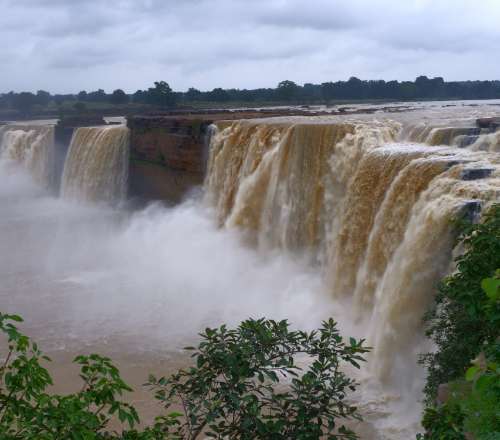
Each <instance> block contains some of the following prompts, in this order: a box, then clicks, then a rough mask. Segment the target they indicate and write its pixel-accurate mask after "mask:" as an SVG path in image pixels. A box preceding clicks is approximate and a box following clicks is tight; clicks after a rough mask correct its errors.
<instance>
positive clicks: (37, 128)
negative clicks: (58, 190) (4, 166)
mask: <svg viewBox="0 0 500 440" xmlns="http://www.w3.org/2000/svg"><path fill="white" fill-rule="evenodd" d="M54 152H55V149H54V126H52V125H5V126H3V127H0V159H2V160H5V161H9V162H15V163H18V164H21V165H22V166H24V167H25V168H26V169H28V171H29V172H30V174H31V175H32V177H33V178H34V179H35V181H36V182H37V183H39V184H40V185H41V186H43V187H45V188H49V187H50V186H51V185H52V183H53V179H54V171H55V170H54V154H55V153H54Z"/></svg>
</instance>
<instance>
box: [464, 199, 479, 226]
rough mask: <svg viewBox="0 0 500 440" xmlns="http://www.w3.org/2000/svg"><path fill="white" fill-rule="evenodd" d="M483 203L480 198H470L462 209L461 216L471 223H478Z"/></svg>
mask: <svg viewBox="0 0 500 440" xmlns="http://www.w3.org/2000/svg"><path fill="white" fill-rule="evenodd" d="M481 209H482V205H481V202H480V201H479V200H469V201H467V202H465V204H464V205H463V206H462V208H461V209H460V214H459V217H460V218H461V219H463V220H465V221H468V222H470V223H477V222H478V221H479V218H480V216H481Z"/></svg>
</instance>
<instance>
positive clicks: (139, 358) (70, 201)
mask: <svg viewBox="0 0 500 440" xmlns="http://www.w3.org/2000/svg"><path fill="white" fill-rule="evenodd" d="M436 106H437V104H436ZM417 107H418V106H417ZM499 113H500V112H499V111H498V110H496V107H494V106H488V105H483V106H479V107H477V108H476V107H467V106H458V107H456V108H452V109H445V108H444V107H436V108H434V107H432V106H427V108H424V109H421V108H417V109H415V111H413V112H408V113H401V114H397V115H392V114H391V115H388V114H386V113H381V114H376V115H367V116H363V115H359V117H356V119H352V118H333V117H321V118H283V119H279V118H278V119H268V120H253V121H235V122H232V123H219V124H217V126H216V127H214V129H213V133H212V138H211V145H210V158H209V161H208V173H207V179H206V184H205V188H204V190H203V191H200V195H199V196H198V197H195V198H192V199H190V200H186V201H185V202H184V203H182V204H181V205H179V206H177V207H175V208H166V207H164V206H162V205H160V204H156V205H155V204H153V205H150V206H148V207H146V208H144V209H141V210H131V209H129V208H128V206H127V203H126V200H125V198H124V195H125V192H126V180H127V166H126V163H127V160H128V130H127V129H126V128H125V127H122V126H114V127H100V128H85V129H79V130H77V131H76V133H75V135H74V136H73V140H72V142H71V147H70V150H69V154H68V157H67V158H66V163H65V168H64V173H63V179H62V189H61V195H60V196H59V195H54V194H53V188H52V189H51V187H50V182H51V181H52V179H53V178H54V177H53V175H52V173H53V128H52V127H51V126H50V125H37V126H35V125H24V126H20V125H10V126H6V127H3V128H1V129H0V130H1V132H0V136H1V148H0V155H1V156H0V157H1V161H0V181H1V182H2V184H1V186H0V208H1V216H0V279H1V280H2V283H1V284H0V306H1V309H2V310H3V311H8V312H16V313H20V314H22V315H24V317H25V318H26V324H25V328H26V330H27V331H28V333H30V334H32V335H33V336H34V337H35V338H36V339H37V340H38V341H40V342H41V343H42V345H43V346H44V347H45V348H46V349H47V350H48V351H49V352H50V353H51V354H52V355H53V356H54V358H55V359H56V360H58V362H57V363H56V369H57V370H58V375H60V377H62V378H63V382H66V387H67V388H68V389H70V388H71V382H72V380H73V379H71V374H72V373H71V371H72V370H71V369H70V368H68V363H69V359H70V355H72V354H74V353H78V352H87V351H89V350H97V351H100V352H103V353H104V354H109V355H112V356H115V357H116V358H117V359H118V362H119V363H120V366H121V367H122V368H123V369H124V371H125V374H126V376H127V378H128V379H129V380H131V381H132V382H133V383H134V384H140V383H142V381H143V380H144V378H145V377H146V375H147V373H148V371H149V370H151V371H154V372H158V371H160V372H161V371H163V372H166V371H170V370H172V369H173V368H176V367H178V366H180V365H183V364H185V363H186V362H187V360H186V358H185V357H184V355H183V354H182V352H181V350H180V347H182V346H184V345H185V344H186V342H188V341H189V342H191V341H193V340H196V334H197V332H198V331H199V330H200V329H202V328H203V327H204V326H206V325H218V324H220V323H223V322H225V323H228V324H230V325H234V324H237V323H238V322H239V321H240V320H241V319H244V318H246V317H249V316H252V317H261V316H266V317H269V318H275V319H279V318H288V319H289V320H290V321H291V322H292V323H293V325H295V326H297V327H303V328H307V329H312V328H314V327H316V326H318V325H319V324H320V323H321V320H322V319H324V318H327V317H329V316H334V317H335V318H336V319H337V320H338V321H339V323H340V327H341V329H342V331H343V332H344V333H345V334H348V335H354V336H357V337H366V338H367V339H368V342H369V344H370V345H372V346H373V347H374V350H373V352H372V353H371V355H370V356H369V360H368V364H367V365H366V366H365V367H364V368H363V369H362V371H361V372H357V371H356V372H352V374H355V375H356V377H357V378H358V380H359V381H360V383H361V386H360V388H359V391H358V392H357V394H356V395H355V396H352V398H353V399H354V400H355V401H357V402H358V404H359V405H360V408H361V411H362V412H363V414H364V416H365V420H366V421H365V422H364V423H363V424H361V425H359V426H357V428H358V429H359V430H360V432H361V433H362V434H363V435H364V438H367V439H378V438H379V439H395V440H403V439H407V438H411V437H412V436H414V433H415V432H416V430H417V429H418V420H419V415H420V414H419V411H420V403H419V401H420V396H421V388H422V384H423V371H421V370H420V369H419V367H418V366H417V365H416V358H417V355H418V353H420V352H422V351H425V350H427V349H429V347H427V346H426V342H425V341H424V338H423V336H422V330H421V317H422V313H423V312H424V310H425V309H426V308H427V307H428V306H429V304H430V303H431V301H432V296H433V292H434V287H435V284H436V282H437V281H438V280H439V278H440V277H441V276H442V275H443V274H445V273H446V272H448V271H449V270H451V268H452V266H451V261H452V256H453V253H454V252H456V250H454V248H453V229H452V226H451V222H450V220H451V219H452V218H454V217H456V216H467V217H468V218H471V219H473V218H477V216H478V215H480V212H481V211H484V210H485V209H487V207H488V206H489V205H490V204H491V203H492V202H494V201H498V200H499V199H500V195H499V193H500V172H499V168H500V167H499V163H500V157H499V153H498V151H499V150H500V144H499V138H498V132H496V133H495V132H488V133H486V132H480V131H479V132H478V131H477V130H475V129H474V128H473V125H474V121H473V119H474V118H475V117H478V116H494V115H497V114H499ZM63 388H65V386H63ZM134 396H135V397H134V399H135V400H136V402H137V404H138V405H139V407H140V408H141V410H142V411H143V412H144V413H145V414H146V416H148V417H150V416H152V415H155V414H154V412H155V408H154V407H151V405H150V404H148V403H146V402H147V401H148V399H147V398H146V396H145V395H144V393H136V394H135V395H134Z"/></svg>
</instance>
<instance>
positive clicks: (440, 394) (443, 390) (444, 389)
mask: <svg viewBox="0 0 500 440" xmlns="http://www.w3.org/2000/svg"><path fill="white" fill-rule="evenodd" d="M449 399H450V385H449V384H447V383H442V384H441V385H439V386H438V390H437V398H436V401H437V402H436V403H437V404H438V405H443V404H445V403H446V402H448V400H449Z"/></svg>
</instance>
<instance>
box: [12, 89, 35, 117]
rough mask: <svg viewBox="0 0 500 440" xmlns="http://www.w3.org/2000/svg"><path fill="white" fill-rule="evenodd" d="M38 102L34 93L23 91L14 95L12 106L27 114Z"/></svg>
mask: <svg viewBox="0 0 500 440" xmlns="http://www.w3.org/2000/svg"><path fill="white" fill-rule="evenodd" d="M36 103H37V98H36V96H35V95H34V94H33V93H29V92H21V93H17V94H14V95H13V100H12V106H13V107H14V108H15V109H16V110H18V111H20V112H21V113H23V114H25V115H26V114H28V113H30V112H31V109H32V107H33V106H34V105H35V104H36Z"/></svg>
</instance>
